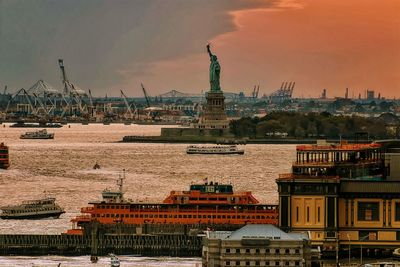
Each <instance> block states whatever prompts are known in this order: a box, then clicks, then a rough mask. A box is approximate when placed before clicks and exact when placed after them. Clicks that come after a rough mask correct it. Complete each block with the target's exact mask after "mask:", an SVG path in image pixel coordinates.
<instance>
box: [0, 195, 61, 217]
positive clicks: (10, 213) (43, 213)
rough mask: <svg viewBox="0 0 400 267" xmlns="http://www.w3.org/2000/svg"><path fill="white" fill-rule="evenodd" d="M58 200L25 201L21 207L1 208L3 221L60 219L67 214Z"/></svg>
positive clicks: (0, 214)
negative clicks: (57, 202)
mask: <svg viewBox="0 0 400 267" xmlns="http://www.w3.org/2000/svg"><path fill="white" fill-rule="evenodd" d="M55 201H56V199H55V198H51V197H47V198H43V199H39V200H30V201H24V202H22V204H20V205H15V206H5V207H1V208H0V209H1V213H0V218H1V219H40V218H48V217H53V218H58V217H60V215H61V214H63V213H65V211H64V209H62V208H61V207H60V206H59V205H58V204H56V203H55Z"/></svg>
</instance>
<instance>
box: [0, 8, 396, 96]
mask: <svg viewBox="0 0 400 267" xmlns="http://www.w3.org/2000/svg"><path fill="white" fill-rule="evenodd" d="M208 42H210V43H211V49H212V51H213V53H214V54H216V55H217V56H218V59H219V62H220V64H221V67H222V73H221V87H222V90H223V91H226V92H236V93H238V92H240V91H243V92H245V93H246V95H250V94H251V91H252V89H253V87H254V85H260V95H263V94H266V95H268V94H270V93H272V92H273V91H275V90H277V89H278V88H279V87H280V86H281V83H282V82H283V81H295V82H296V87H295V89H294V96H295V97H302V96H303V97H318V96H320V95H321V93H322V90H323V89H324V88H325V89H327V92H328V97H334V96H344V94H345V89H346V88H349V97H353V96H354V97H355V98H357V97H358V95H359V94H361V96H362V97H364V96H365V95H364V94H365V91H366V90H367V89H368V90H374V91H375V92H376V96H377V95H378V93H381V95H382V96H383V97H385V98H393V97H396V98H399V97H400V1H398V0H381V1H376V0H343V1H340V0H219V1H214V0H147V1H141V0H113V1H109V0H85V1H80V0H64V1H61V0H58V1H57V0H30V1H28V0H0V92H2V90H3V88H4V86H5V85H8V88H9V90H10V91H13V92H15V91H17V90H18V89H20V88H25V89H28V88H29V87H30V86H31V85H33V84H34V83H35V82H36V81H37V80H39V79H43V80H45V81H47V82H48V83H50V84H51V85H52V86H54V87H56V88H57V89H59V90H61V88H62V85H61V74H60V70H59V69H58V59H59V58H62V59H64V62H65V66H66V70H67V75H68V77H69V79H70V81H72V82H73V83H74V84H76V85H77V86H79V87H80V88H81V89H84V90H86V91H88V89H91V91H92V93H93V94H94V95H95V96H104V95H105V94H108V95H109V96H110V95H114V96H118V95H119V91H120V90H123V91H124V92H125V94H126V95H127V96H142V91H141V87H140V83H141V82H143V83H144V85H145V86H146V89H147V90H148V93H149V94H150V95H151V96H155V95H158V94H161V93H165V92H167V91H169V90H173V89H174V90H178V91H181V92H185V93H194V94H199V93H201V92H202V91H206V90H208V89H209V81H208V68H209V57H208V55H207V52H206V44H207V43H208Z"/></svg>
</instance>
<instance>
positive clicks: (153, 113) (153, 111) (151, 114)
mask: <svg viewBox="0 0 400 267" xmlns="http://www.w3.org/2000/svg"><path fill="white" fill-rule="evenodd" d="M140 85H141V86H142V90H143V94H144V98H145V99H146V105H147V107H146V108H145V110H146V111H148V113H147V117H148V118H149V119H150V118H151V120H153V121H154V120H160V113H159V111H160V110H161V108H159V107H152V106H150V104H151V102H150V97H149V95H148V94H147V91H146V89H145V88H144V86H143V83H141V84H140Z"/></svg>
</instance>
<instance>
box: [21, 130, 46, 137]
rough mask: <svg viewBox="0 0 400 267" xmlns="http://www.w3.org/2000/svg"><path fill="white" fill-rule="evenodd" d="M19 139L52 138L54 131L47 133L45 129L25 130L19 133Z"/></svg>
mask: <svg viewBox="0 0 400 267" xmlns="http://www.w3.org/2000/svg"><path fill="white" fill-rule="evenodd" d="M20 138H21V139H54V133H48V132H47V130H46V129H43V130H39V131H36V132H26V133H25V134H21V136H20Z"/></svg>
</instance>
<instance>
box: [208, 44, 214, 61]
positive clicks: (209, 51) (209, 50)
mask: <svg viewBox="0 0 400 267" xmlns="http://www.w3.org/2000/svg"><path fill="white" fill-rule="evenodd" d="M207 52H208V54H209V55H210V58H211V57H212V56H213V54H212V53H211V49H210V44H207Z"/></svg>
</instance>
